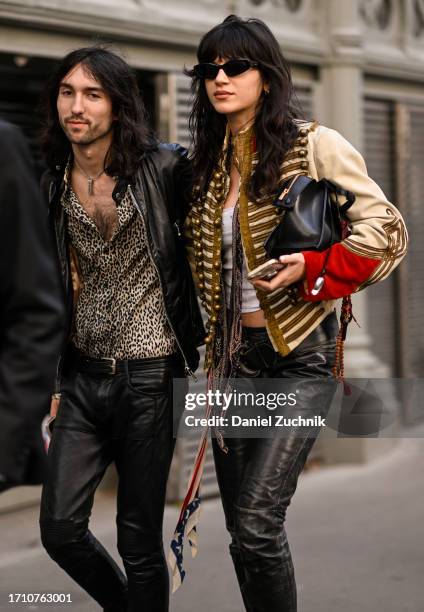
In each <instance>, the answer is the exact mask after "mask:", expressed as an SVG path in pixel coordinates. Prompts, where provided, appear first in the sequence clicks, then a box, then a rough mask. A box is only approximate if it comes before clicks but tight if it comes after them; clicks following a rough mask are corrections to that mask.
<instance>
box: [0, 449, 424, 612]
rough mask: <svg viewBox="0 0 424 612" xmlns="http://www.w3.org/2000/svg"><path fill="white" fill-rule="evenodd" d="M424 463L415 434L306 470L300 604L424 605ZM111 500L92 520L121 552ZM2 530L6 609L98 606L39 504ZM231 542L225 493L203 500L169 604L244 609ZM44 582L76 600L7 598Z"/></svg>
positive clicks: (226, 611)
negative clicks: (374, 456) (60, 552)
mask: <svg viewBox="0 0 424 612" xmlns="http://www.w3.org/2000/svg"><path fill="white" fill-rule="evenodd" d="M423 467H424V439H422V438H410V439H403V440H400V441H399V445H398V447H397V448H396V449H395V450H394V451H393V452H392V454H390V455H389V456H388V457H385V458H383V459H379V460H377V461H375V462H374V463H372V464H371V465H368V466H365V467H363V466H337V467H331V468H324V469H322V470H319V471H315V472H314V471H312V472H309V473H306V474H304V475H303V476H302V477H301V481H300V484H299V489H298V491H297V492H296V494H295V497H294V499H293V502H292V505H291V507H290V508H289V510H288V515H287V523H286V528H287V532H288V536H289V541H290V545H291V549H292V554H293V558H294V564H295V568H296V577H297V584H298V592H299V612H342V611H343V612H359V611H361V612H423V611H424V585H423V577H422V575H423V567H424V525H423V519H424V513H423V510H424V484H423ZM114 506H115V503H114V498H113V496H112V495H107V494H104V493H102V494H101V495H99V496H98V498H97V500H96V505H95V512H94V515H93V522H92V525H93V531H94V532H95V533H96V535H98V536H99V538H100V539H101V540H102V542H103V543H104V544H105V545H106V546H107V548H108V549H109V550H111V552H112V553H113V554H114V556H115V558H117V555H116V552H115V542H116V537H115V519H114ZM177 515H178V509H177V508H175V507H168V508H167V509H166V516H165V536H166V537H165V542H166V543H167V542H169V539H170V535H171V533H172V530H173V528H174V526H175V522H176V519H177ZM0 533H1V540H0V542H1V549H0V584H1V586H0V595H1V598H0V601H1V604H2V605H0V610H12V609H13V610H24V609H27V610H28V609H31V610H53V609H61V610H66V609H67V608H68V609H72V610H75V611H78V612H95V610H98V609H99V608H98V607H97V606H96V605H95V604H93V603H92V602H91V601H90V600H89V598H87V596H86V595H85V593H83V592H82V591H81V590H80V589H79V588H77V587H76V586H75V585H74V583H73V582H72V581H71V580H70V579H68V578H67V576H66V575H65V574H64V573H63V572H62V571H61V570H60V569H59V568H58V567H57V566H56V565H55V564H54V563H53V562H52V561H50V559H49V558H48V557H47V555H46V554H45V553H44V551H43V550H42V549H41V546H40V543H39V538H38V528H37V510H36V509H27V510H22V511H20V512H19V513H15V514H6V515H0ZM227 544H228V538H227V534H226V532H225V528H224V520H223V515H222V511H221V506H220V502H219V500H210V501H206V502H204V504H203V514H202V516H201V522H200V527H199V547H200V549H199V554H198V557H197V558H196V559H195V560H193V561H192V560H191V559H190V558H189V555H190V553H189V550H188V549H187V550H186V569H187V577H186V580H185V582H184V585H183V586H182V588H181V589H180V590H179V591H178V592H177V593H176V594H174V595H173V596H172V598H171V612H199V611H201V612H212V611H215V610H219V612H241V611H242V610H243V607H242V603H241V598H240V596H239V594H238V589H237V586H236V582H235V578H234V574H233V569H232V565H231V561H230V558H229V555H228V553H227ZM43 591H47V592H52V591H54V592H69V593H71V595H72V600H73V603H72V604H69V605H66V606H61V607H60V608H59V607H53V606H51V607H50V606H38V607H37V606H32V607H26V608H24V607H20V606H17V605H13V606H12V605H7V603H6V602H7V594H8V593H10V592H43ZM140 612H145V611H144V610H143V611H140ZM146 612H148V611H146Z"/></svg>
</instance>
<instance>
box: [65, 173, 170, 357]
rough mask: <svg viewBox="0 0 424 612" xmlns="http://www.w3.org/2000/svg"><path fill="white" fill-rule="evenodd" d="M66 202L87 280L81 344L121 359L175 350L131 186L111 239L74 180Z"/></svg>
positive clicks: (76, 337) (77, 326)
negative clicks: (101, 229)
mask: <svg viewBox="0 0 424 612" xmlns="http://www.w3.org/2000/svg"><path fill="white" fill-rule="evenodd" d="M62 205H63V207H64V209H65V212H66V214H67V218H68V235H69V239H70V243H71V246H72V247H73V248H74V250H75V252H76V255H77V258H78V264H79V272H80V275H81V281H82V288H81V291H80V293H79V297H78V301H77V304H76V307H75V313H74V331H73V337H72V342H73V343H74V344H75V346H76V347H77V348H79V349H80V350H81V351H83V352H84V353H85V354H87V355H89V356H90V357H114V358H115V359H143V358H146V357H160V356H165V355H170V354H172V353H174V352H175V351H176V348H177V347H176V341H175V337H174V335H173V333H172V330H171V329H170V327H169V324H168V322H167V319H166V314H165V305H164V301H163V295H162V290H161V287H160V283H159V278H158V274H157V271H156V269H155V267H154V266H153V264H152V261H151V259H150V256H149V252H148V247H147V236H146V231H145V226H144V220H143V218H142V217H141V215H140V213H139V212H138V210H136V208H135V205H134V203H133V201H132V199H131V197H130V194H129V192H128V190H127V192H126V193H125V195H124V197H123V198H122V200H121V201H120V203H119V204H118V205H117V212H118V223H117V227H116V228H115V230H114V232H113V234H112V236H111V238H110V240H108V241H105V240H104V238H103V237H102V236H101V234H100V233H99V231H98V229H97V226H96V224H95V223H94V221H93V220H92V219H91V218H90V217H89V216H88V214H87V213H86V211H85V210H84V208H83V207H82V205H81V203H80V202H79V200H78V198H77V196H76V194H75V193H74V191H73V189H72V187H71V185H70V182H69V181H68V180H67V181H66V189H65V191H64V194H63V196H62Z"/></svg>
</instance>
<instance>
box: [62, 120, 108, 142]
mask: <svg viewBox="0 0 424 612" xmlns="http://www.w3.org/2000/svg"><path fill="white" fill-rule="evenodd" d="M62 129H63V131H64V132H65V135H66V137H67V139H68V140H69V142H70V143H71V144H75V145H79V146H83V147H89V146H90V145H92V144H94V143H95V142H97V141H98V140H101V139H102V138H105V137H106V136H108V134H110V132H111V131H112V129H113V123H111V124H110V126H109V128H108V129H107V130H105V131H104V132H102V133H101V134H96V135H94V134H91V135H90V131H89V132H88V134H86V135H85V136H84V137H83V138H82V139H77V138H75V137H73V136H72V134H70V133H69V132H68V129H67V127H66V125H65V126H63V125H62Z"/></svg>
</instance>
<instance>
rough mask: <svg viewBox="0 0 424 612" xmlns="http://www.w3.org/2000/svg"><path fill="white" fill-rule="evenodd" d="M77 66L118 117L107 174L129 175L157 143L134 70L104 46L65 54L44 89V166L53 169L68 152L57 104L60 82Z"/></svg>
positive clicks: (115, 123)
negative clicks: (96, 84) (106, 97)
mask: <svg viewBox="0 0 424 612" xmlns="http://www.w3.org/2000/svg"><path fill="white" fill-rule="evenodd" d="M78 64H82V65H83V66H84V68H85V69H86V70H88V71H89V73H90V75H91V76H92V77H93V78H95V79H96V80H97V81H98V82H99V83H100V84H101V85H102V87H103V89H104V90H105V92H106V93H107V94H108V95H109V96H110V99H111V101H112V111H113V113H114V114H115V115H116V117H117V120H116V121H115V122H114V124H113V140H112V145H111V148H110V151H109V154H108V155H107V158H106V160H105V164H106V167H105V170H106V173H107V174H109V175H110V176H115V175H116V176H131V175H132V174H134V172H135V171H136V169H137V166H138V164H139V162H140V157H141V155H142V154H143V153H144V152H147V151H150V150H153V149H154V148H156V146H157V142H156V139H155V137H154V135H153V132H152V130H151V128H150V127H149V124H148V120H147V114H146V110H145V107H144V104H143V101H142V99H141V96H140V91H139V88H138V84H137V79H136V77H135V74H134V72H133V70H132V69H131V67H130V66H129V65H128V64H127V63H126V62H125V61H124V60H123V59H122V58H121V57H119V55H117V54H116V53H115V52H113V51H111V50H110V49H109V48H107V47H106V46H104V45H94V46H92V47H84V48H82V49H76V50H75V51H72V52H71V53H69V54H68V55H66V56H65V57H64V58H63V60H62V61H61V63H60V65H59V67H58V68H57V70H56V72H55V73H54V74H53V75H52V77H51V79H50V81H49V83H48V85H47V87H46V90H45V93H44V96H43V101H42V110H43V114H44V125H43V129H42V133H41V143H42V149H43V152H44V155H45V158H46V161H47V165H48V166H49V167H50V168H51V169H54V168H55V167H56V166H57V165H58V164H59V165H62V164H63V163H64V162H66V160H67V159H68V157H69V154H70V153H71V144H70V142H69V141H68V139H67V137H66V135H65V133H64V132H63V129H62V127H61V125H60V123H59V117H58V113H57V107H56V104H57V96H58V93H59V86H60V83H61V82H62V80H63V78H64V77H65V76H66V75H67V74H68V72H69V71H70V70H72V69H73V68H74V67H75V66H77V65H78Z"/></svg>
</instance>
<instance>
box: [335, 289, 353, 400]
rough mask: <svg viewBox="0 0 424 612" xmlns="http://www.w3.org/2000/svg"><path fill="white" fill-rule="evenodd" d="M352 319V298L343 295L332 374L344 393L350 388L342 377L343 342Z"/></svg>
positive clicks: (350, 392)
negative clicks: (340, 384)
mask: <svg viewBox="0 0 424 612" xmlns="http://www.w3.org/2000/svg"><path fill="white" fill-rule="evenodd" d="M352 319H354V320H355V322H356V323H357V321H356V319H355V318H354V316H353V312H352V299H351V296H350V295H348V296H345V297H344V298H343V301H342V308H341V313H340V330H339V333H338V336H337V340H336V358H335V361H334V366H333V376H334V378H335V379H336V380H337V381H338V382H341V383H343V389H344V394H345V395H351V394H352V390H351V388H350V387H349V385H348V384H347V383H346V381H345V379H344V343H345V340H346V334H347V328H348V325H349V323H350V322H351V321H352Z"/></svg>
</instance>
